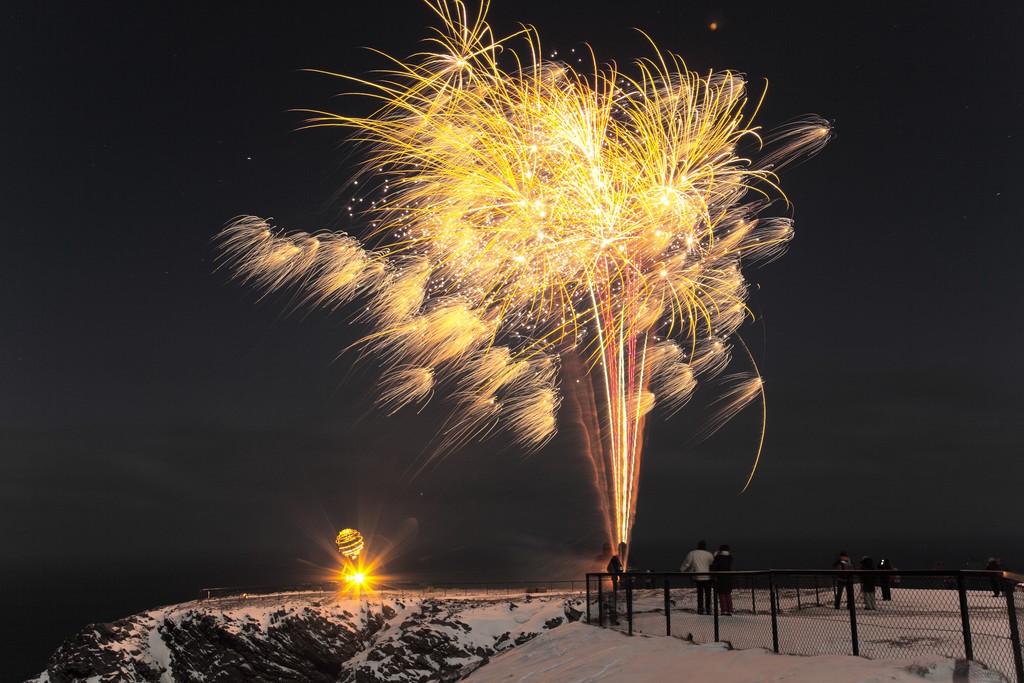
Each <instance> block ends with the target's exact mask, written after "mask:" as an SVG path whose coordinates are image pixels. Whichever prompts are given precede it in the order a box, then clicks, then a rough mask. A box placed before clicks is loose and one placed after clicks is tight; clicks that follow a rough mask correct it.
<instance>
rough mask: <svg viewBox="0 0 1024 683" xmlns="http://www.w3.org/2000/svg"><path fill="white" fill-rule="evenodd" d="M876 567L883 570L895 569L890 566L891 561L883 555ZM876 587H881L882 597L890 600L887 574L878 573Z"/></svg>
mask: <svg viewBox="0 0 1024 683" xmlns="http://www.w3.org/2000/svg"><path fill="white" fill-rule="evenodd" d="M878 568H879V569H880V570H881V571H883V572H891V571H895V570H894V569H893V566H892V562H890V561H889V560H887V559H885V558H884V557H883V558H882V559H881V560H879V562H878ZM878 587H879V588H881V589H882V599H883V600H892V591H891V590H890V589H889V575H888V574H880V575H879V576H878Z"/></svg>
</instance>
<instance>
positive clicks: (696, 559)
mask: <svg viewBox="0 0 1024 683" xmlns="http://www.w3.org/2000/svg"><path fill="white" fill-rule="evenodd" d="M714 559H715V556H714V555H712V554H711V553H710V552H708V544H707V543H705V542H704V541H701V542H700V543H698V544H697V547H696V548H695V549H694V550H691V551H690V552H689V553H688V554H687V555H686V559H685V560H683V565H682V566H681V567H679V571H681V572H699V573H698V574H697V576H695V577H693V583H694V585H695V586H697V614H704V610H705V609H706V610H707V612H708V614H711V612H712V605H711V575H710V574H708V573H707V572H709V571H711V563H712V562H713V561H714Z"/></svg>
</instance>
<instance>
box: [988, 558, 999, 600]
mask: <svg viewBox="0 0 1024 683" xmlns="http://www.w3.org/2000/svg"><path fill="white" fill-rule="evenodd" d="M985 569H987V570H989V571H993V572H997V571H1002V569H1003V567H1002V565H1000V564H999V560H997V559H996V558H994V557H990V558H988V564H986V565H985ZM1001 583H1002V581H1001V580H1000V578H999V577H998V576H993V577H992V597H993V598H998V597H999V595H1000V584H1001Z"/></svg>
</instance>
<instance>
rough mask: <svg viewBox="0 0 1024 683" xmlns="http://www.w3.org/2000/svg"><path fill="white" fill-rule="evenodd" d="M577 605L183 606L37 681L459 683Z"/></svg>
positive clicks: (79, 644)
mask: <svg viewBox="0 0 1024 683" xmlns="http://www.w3.org/2000/svg"><path fill="white" fill-rule="evenodd" d="M574 603H575V599H574V598H566V597H565V596H543V597H530V596H522V595H520V596H517V597H516V598H514V599H512V600H511V601H510V600H509V599H508V598H505V599H502V600H497V599H490V598H424V597H398V596H395V597H389V598H384V599H380V598H377V597H374V598H373V599H371V600H369V601H367V600H366V599H364V600H362V601H359V600H348V599H333V598H328V599H321V596H317V595H315V594H301V593H299V594H296V593H292V594H277V595H268V596H259V597H250V598H245V599H242V598H234V599H220V600H207V601H202V602H189V603H183V604H181V605H175V606H173V607H167V608H161V609H157V610H152V611H149V612H143V613H142V614H137V615H134V616H131V617H127V618H125V619H120V620H118V621H115V622H113V623H110V624H93V625H91V626H88V627H86V628H85V629H84V630H82V631H81V632H80V633H78V634H76V635H74V636H72V637H71V638H68V640H67V641H65V642H64V644H63V645H61V647H60V648H58V650H57V651H56V652H55V653H54V654H53V656H52V657H51V658H50V661H49V663H48V664H47V667H46V671H45V672H43V673H42V674H40V676H39V677H38V678H36V679H34V680H35V681H36V682H37V683H71V682H75V681H89V682H90V683H98V682H105V681H111V682H112V681H128V682H140V681H160V682H174V683H177V682H185V681H188V682H199V681H204V682H207V683H213V682H228V681H231V682H234V681H310V682H321V681H322V682H324V683H327V682H331V683H333V682H335V681H340V682H342V683H356V682H358V683H377V682H381V683H383V682H384V681H388V682H390V683H400V682H404V681H457V680H460V679H462V678H465V677H466V676H468V675H469V674H470V673H472V672H473V671H475V670H476V669H478V668H479V667H481V666H483V665H484V664H486V663H487V662H488V661H489V660H490V658H491V657H493V656H494V655H496V654H498V653H500V652H504V651H506V650H508V649H510V648H513V647H516V646H517V645H521V644H523V643H525V642H528V641H530V640H532V639H533V638H535V637H536V636H538V635H539V634H541V633H543V632H545V631H548V630H550V629H552V628H555V627H557V626H559V625H561V624H562V623H564V622H565V621H566V620H567V619H566V616H565V615H566V614H569V613H573V610H572V605H573V604H574ZM577 606H578V605H577Z"/></svg>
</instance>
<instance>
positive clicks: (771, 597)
mask: <svg viewBox="0 0 1024 683" xmlns="http://www.w3.org/2000/svg"><path fill="white" fill-rule="evenodd" d="M768 602H769V605H770V606H771V610H772V650H773V651H774V652H775V654H779V619H778V604H779V598H778V596H777V595H775V575H774V574H769V575H768Z"/></svg>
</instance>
